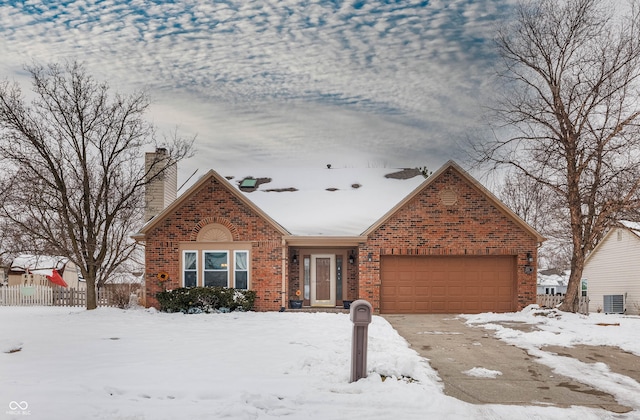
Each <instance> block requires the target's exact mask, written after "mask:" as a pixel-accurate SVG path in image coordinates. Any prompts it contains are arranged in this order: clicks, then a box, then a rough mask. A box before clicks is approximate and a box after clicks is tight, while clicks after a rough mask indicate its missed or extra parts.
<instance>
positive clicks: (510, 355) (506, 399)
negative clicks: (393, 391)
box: [384, 315, 635, 413]
mask: <svg viewBox="0 0 640 420" xmlns="http://www.w3.org/2000/svg"><path fill="white" fill-rule="evenodd" d="M384 318H385V319H386V320H387V321H389V323H391V325H392V326H393V327H394V328H395V329H396V331H398V333H399V334H400V335H401V336H403V337H404V338H405V339H406V340H407V341H408V342H409V344H410V345H411V347H412V348H413V349H414V350H416V351H417V352H418V353H419V354H420V355H421V356H423V357H425V358H427V359H429V363H430V365H431V366H432V367H433V368H434V369H435V370H437V371H438V374H439V376H440V378H441V379H442V381H443V383H444V391H445V394H447V395H449V396H452V397H454V398H457V399H459V400H462V401H466V402H469V403H473V404H519V405H555V406H559V407H567V406H570V405H581V406H587V407H598V408H603V409H605V410H609V411H612V412H616V413H626V412H629V411H631V410H632V409H631V408H630V407H626V406H624V405H620V404H618V403H617V402H616V400H615V399H614V398H613V396H611V395H610V394H607V393H605V392H602V391H600V390H598V389H595V388H592V387H590V386H589V385H585V384H582V383H580V382H576V381H575V380H573V379H571V378H568V377H565V376H561V375H558V374H556V373H554V372H553V371H552V370H551V369H550V368H548V367H547V366H545V365H543V364H541V363H537V362H536V361H535V358H533V357H531V356H530V355H529V354H528V353H527V352H526V351H524V350H522V349H519V348H517V347H515V346H511V345H509V344H506V343H505V342H503V341H500V340H499V339H497V338H495V337H494V336H493V333H492V332H490V331H487V330H485V329H483V328H473V327H469V326H467V325H466V324H465V323H464V320H463V319H458V318H456V316H455V315H384ZM514 327H517V326H514V325H509V328H514ZM520 327H522V328H530V326H528V325H526V324H523V325H522V326H520ZM609 349H610V348H609ZM554 350H556V349H554ZM563 350H564V353H565V355H571V351H573V350H574V349H566V348H563ZM598 350H599V351H598V352H597V353H596V354H599V355H601V356H602V357H603V358H607V357H608V356H607V355H606V353H607V352H608V351H609V350H608V349H607V348H599V349H598ZM611 351H619V349H615V350H614V349H611ZM601 353H602V354H601ZM591 356H593V352H592V353H591ZM572 357H576V358H579V357H578V356H572ZM633 357H635V356H633ZM609 359H620V357H619V356H618V357H613V358H611V357H609ZM599 361H600V360H599ZM472 368H485V369H489V370H494V371H499V372H501V373H502V375H498V376H496V377H495V378H482V377H474V376H469V375H467V374H465V373H463V372H465V371H467V370H469V369H472ZM612 370H614V369H613V368H612ZM614 371H615V370H614Z"/></svg>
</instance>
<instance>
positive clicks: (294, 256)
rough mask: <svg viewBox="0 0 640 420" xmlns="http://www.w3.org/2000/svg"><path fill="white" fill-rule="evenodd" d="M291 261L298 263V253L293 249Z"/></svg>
mask: <svg viewBox="0 0 640 420" xmlns="http://www.w3.org/2000/svg"><path fill="white" fill-rule="evenodd" d="M291 262H292V263H294V264H298V253H297V252H295V251H293V253H292V255H291Z"/></svg>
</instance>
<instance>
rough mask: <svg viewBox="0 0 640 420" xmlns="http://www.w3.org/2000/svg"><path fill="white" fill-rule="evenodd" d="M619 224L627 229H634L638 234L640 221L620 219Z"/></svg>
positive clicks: (639, 232) (639, 233)
mask: <svg viewBox="0 0 640 420" xmlns="http://www.w3.org/2000/svg"><path fill="white" fill-rule="evenodd" d="M620 224H621V225H622V226H624V227H626V228H627V229H630V230H632V231H634V233H635V234H636V235H639V236H640V223H638V222H630V221H628V220H621V221H620Z"/></svg>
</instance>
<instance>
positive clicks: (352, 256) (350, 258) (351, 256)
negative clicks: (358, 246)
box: [349, 251, 356, 264]
mask: <svg viewBox="0 0 640 420" xmlns="http://www.w3.org/2000/svg"><path fill="white" fill-rule="evenodd" d="M355 260H356V258H355V255H353V251H351V252H350V253H349V264H353V263H354V261H355Z"/></svg>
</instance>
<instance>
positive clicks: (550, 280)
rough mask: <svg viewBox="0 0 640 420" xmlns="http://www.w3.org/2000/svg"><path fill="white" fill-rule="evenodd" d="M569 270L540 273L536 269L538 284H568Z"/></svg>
mask: <svg viewBox="0 0 640 420" xmlns="http://www.w3.org/2000/svg"><path fill="white" fill-rule="evenodd" d="M570 273H571V272H570V271H565V272H563V273H562V274H542V273H540V271H538V286H566V285H567V284H569V274H570Z"/></svg>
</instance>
